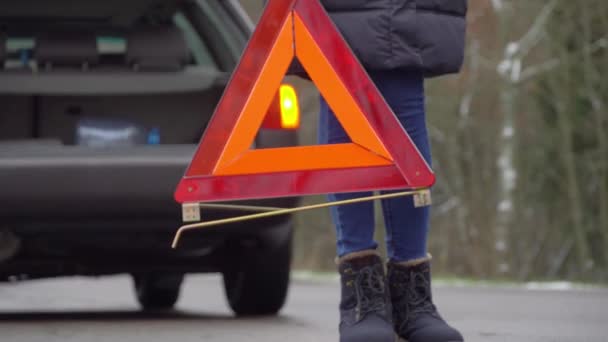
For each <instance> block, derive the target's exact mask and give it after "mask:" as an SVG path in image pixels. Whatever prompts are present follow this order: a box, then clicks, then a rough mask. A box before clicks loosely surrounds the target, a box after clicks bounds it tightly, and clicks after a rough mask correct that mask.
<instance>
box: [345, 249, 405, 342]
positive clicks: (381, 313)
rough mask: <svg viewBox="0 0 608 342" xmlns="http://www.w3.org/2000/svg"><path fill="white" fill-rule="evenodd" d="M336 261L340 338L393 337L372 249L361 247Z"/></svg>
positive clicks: (375, 340)
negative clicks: (339, 288) (340, 292)
mask: <svg viewBox="0 0 608 342" xmlns="http://www.w3.org/2000/svg"><path fill="white" fill-rule="evenodd" d="M338 265H339V267H338V268H339V272H340V277H341V283H342V299H341V301H340V342H394V341H396V335H395V332H394V330H393V324H392V320H391V304H390V295H389V293H388V285H387V283H386V277H385V274H384V265H383V263H382V259H380V257H379V256H378V255H376V254H375V253H374V252H373V251H364V252H359V253H354V254H350V255H348V256H346V257H343V258H342V259H340V260H339V262H338Z"/></svg>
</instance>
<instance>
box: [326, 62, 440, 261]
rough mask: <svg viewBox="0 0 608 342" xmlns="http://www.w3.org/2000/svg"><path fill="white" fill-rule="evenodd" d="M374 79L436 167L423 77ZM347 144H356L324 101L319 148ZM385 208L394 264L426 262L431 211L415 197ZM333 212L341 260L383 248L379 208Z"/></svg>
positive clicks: (396, 74)
mask: <svg viewBox="0 0 608 342" xmlns="http://www.w3.org/2000/svg"><path fill="white" fill-rule="evenodd" d="M369 74H370V77H371V79H372V80H373V82H374V83H375V84H376V87H377V88H378V90H379V91H380V93H381V94H382V95H383V96H384V98H385V100H386V102H387V103H388V104H389V106H390V107H391V108H392V110H393V112H395V114H396V116H397V118H398V119H399V122H401V125H402V126H403V127H404V128H405V129H406V131H407V133H408V134H409V135H410V137H411V138H412V140H413V141H414V143H415V144H416V146H417V147H418V149H419V150H420V152H421V153H422V155H423V157H424V158H425V159H426V161H427V162H428V163H429V165H431V149H430V145H429V140H428V134H427V129H426V121H425V120H426V118H425V114H426V113H425V103H424V100H425V99H424V77H423V75H422V74H421V73H417V72H411V71H375V72H374V71H371V72H369ZM346 142H350V138H349V137H348V135H347V134H346V132H344V129H343V128H342V126H341V125H340V123H339V122H338V120H337V119H336V117H335V116H334V114H333V112H332V111H331V109H330V108H329V107H328V105H327V102H325V100H324V99H323V98H321V112H320V117H319V143H320V144H335V143H346ZM387 192H388V191H383V192H382V193H387ZM371 195H372V193H367V192H359V193H341V194H330V195H329V200H330V201H336V200H346V199H351V198H357V197H362V196H371ZM381 204H382V211H383V214H384V222H385V226H386V249H387V254H388V258H390V259H391V260H393V261H395V262H401V261H408V260H413V259H417V258H422V257H425V256H426V255H427V250H426V243H427V234H428V229H429V211H430V209H429V207H423V208H415V207H414V203H413V199H412V197H410V196H408V197H398V198H394V199H387V200H382V202H381ZM330 211H331V217H332V220H333V222H334V224H335V227H336V236H337V249H338V250H337V253H338V256H339V257H341V256H344V255H347V254H350V253H353V252H358V251H362V250H369V249H376V248H377V247H378V244H377V243H376V241H374V226H375V222H374V221H375V220H374V206H373V202H363V203H357V204H349V205H341V206H335V207H332V208H331V209H330Z"/></svg>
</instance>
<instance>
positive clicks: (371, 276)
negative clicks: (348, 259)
mask: <svg viewBox="0 0 608 342" xmlns="http://www.w3.org/2000/svg"><path fill="white" fill-rule="evenodd" d="M378 267H382V266H381V265H375V266H370V267H365V268H363V269H361V270H360V271H359V272H357V277H356V280H355V284H356V286H355V295H356V297H357V307H356V308H355V310H356V313H357V316H356V319H357V320H360V319H361V318H363V317H365V315H367V314H368V313H371V312H378V311H381V310H384V308H385V306H386V299H385V291H386V289H385V283H384V280H383V276H382V272H381V270H379V269H378Z"/></svg>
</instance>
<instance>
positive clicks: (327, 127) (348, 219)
mask: <svg viewBox="0 0 608 342" xmlns="http://www.w3.org/2000/svg"><path fill="white" fill-rule="evenodd" d="M347 142H350V138H349V137H348V135H347V134H346V132H345V131H344V129H343V128H342V125H340V123H339V122H338V120H337V119H336V117H335V115H334V113H333V112H332V110H331V109H330V108H329V106H328V105H327V102H325V100H324V99H323V98H321V110H320V115H319V144H337V143H347ZM369 195H371V193H348V194H330V195H329V196H328V197H329V200H330V201H332V202H333V201H337V200H346V199H351V198H357V197H362V196H369ZM330 213H331V217H332V219H333V222H334V226H335V229H336V236H337V254H338V257H343V256H345V255H347V254H352V253H355V252H360V251H364V250H373V249H376V248H377V247H378V245H377V243H376V242H375V241H374V206H373V203H372V202H363V203H357V204H349V205H341V206H336V207H331V209H330Z"/></svg>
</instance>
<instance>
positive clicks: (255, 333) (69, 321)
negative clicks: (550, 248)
mask: <svg viewBox="0 0 608 342" xmlns="http://www.w3.org/2000/svg"><path fill="white" fill-rule="evenodd" d="M338 291H339V288H338V284H337V283H335V282H328V281H325V282H313V281H302V280H298V281H295V282H294V283H293V287H292V288H291V292H290V297H289V301H288V303H287V305H286V307H285V309H284V310H283V311H282V313H281V315H280V316H278V317H272V318H257V319H235V318H233V316H232V315H231V313H230V311H229V310H228V308H227V306H226V303H225V301H224V296H223V291H222V289H221V283H220V278H219V277H217V276H213V275H211V276H191V277H189V278H188V280H187V282H186V284H185V287H184V291H183V293H182V297H181V298H180V301H179V303H178V310H177V311H175V312H172V313H164V314H160V313H157V314H142V313H140V312H139V311H138V308H137V305H136V303H135V300H134V298H133V295H132V290H131V281H130V278H128V277H125V276H118V277H108V278H100V279H86V278H71V279H61V280H44V281H34V282H25V283H17V284H0V341H1V342H13V341H20V342H21V341H24V342H37V341H41V342H42V341H44V342H56V341H57V342H58V341H62V342H88V341H90V342H102V341H104V342H105V341H108V342H117V341H130V342H156V341H158V342H161V341H162V342H190V341H210V342H216V341H248V342H250V341H264V342H273V341H277V342H279V341H280V342H285V341H289V342H299V341H302V342H303V341H306V342H310V341H338V338H337V331H336V326H337V324H338V317H337V309H336V306H337V301H338ZM434 291H435V297H436V302H437V304H438V306H439V307H440V308H441V309H442V312H443V314H444V316H446V317H447V318H448V319H449V320H450V322H451V323H453V325H455V326H457V327H459V328H460V329H461V330H462V332H463V333H464V335H465V338H466V341H472V342H481V341H484V342H493V341H518V342H522V341H531V342H536V341H538V342H550V341H551V342H561V341H563V342H569V341H577V342H606V341H608V291H607V290H573V291H554V290H551V291H547V290H542V291H539V290H525V289H509V288H494V287H493V288H486V287H450V286H437V287H435V290H434Z"/></svg>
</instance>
